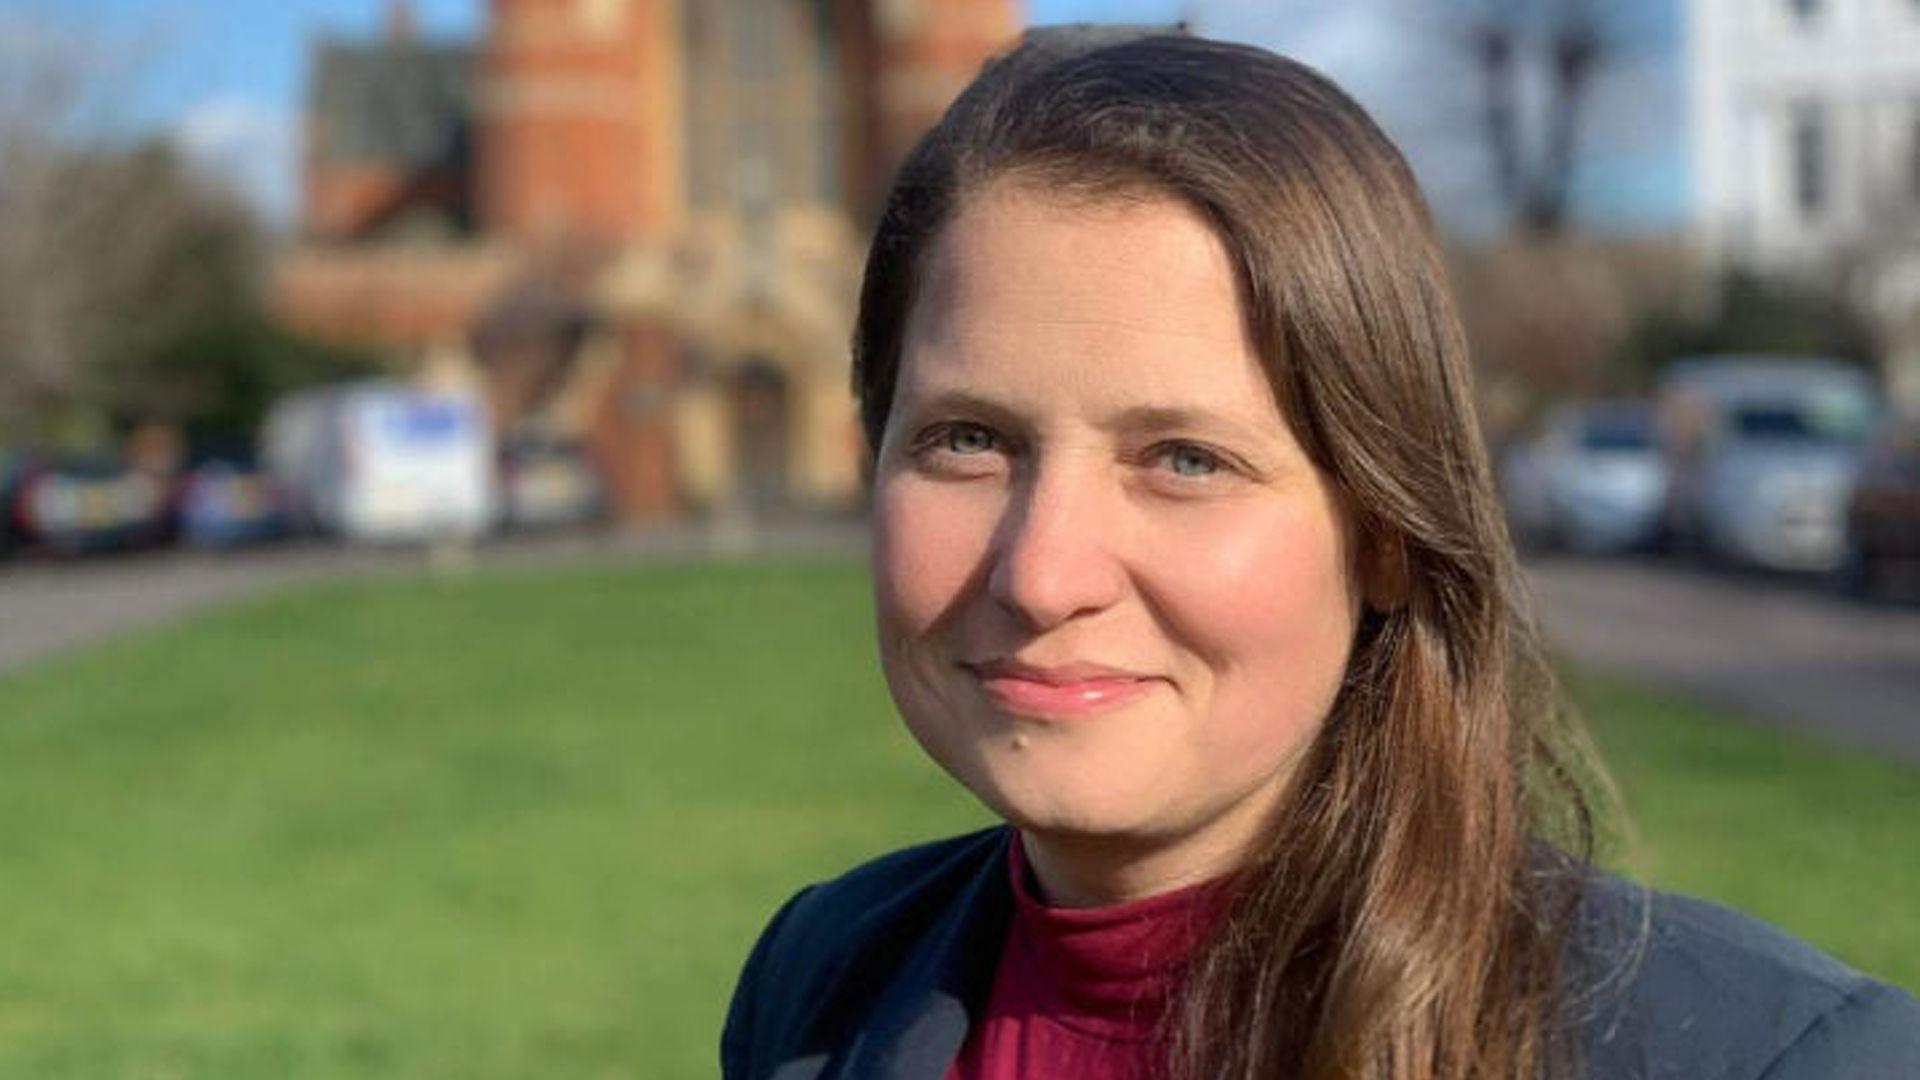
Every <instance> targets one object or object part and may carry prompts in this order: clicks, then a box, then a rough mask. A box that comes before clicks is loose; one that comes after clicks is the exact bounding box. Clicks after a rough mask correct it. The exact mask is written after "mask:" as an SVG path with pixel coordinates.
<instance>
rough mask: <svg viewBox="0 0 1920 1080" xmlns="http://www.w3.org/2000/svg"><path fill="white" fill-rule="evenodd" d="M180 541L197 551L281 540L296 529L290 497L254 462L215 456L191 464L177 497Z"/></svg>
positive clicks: (235, 457) (177, 490) (179, 487)
mask: <svg viewBox="0 0 1920 1080" xmlns="http://www.w3.org/2000/svg"><path fill="white" fill-rule="evenodd" d="M174 524H175V527H176V528H177V529H178V530H179V535H180V539H181V540H182V541H184V542H185V543H187V544H189V545H191V546H193V547H199V548H230V547H240V546H244V545H248V544H259V543H265V542H268V541H273V540H279V539H281V538H283V537H285V536H286V535H288V534H289V533H290V532H291V531H292V525H293V514H292V509H291V504H290V501H289V499H288V496H287V493H286V492H285V490H283V489H282V488H281V486H280V485H279V484H278V483H276V482H275V481H274V479H273V478H272V477H271V476H269V475H268V474H267V473H266V472H265V471H264V470H262V469H261V468H260V467H259V466H258V465H257V464H256V463H255V462H253V461H252V460H251V459H249V458H247V457H245V456H242V455H228V456H221V457H213V458H209V459H207V460H203V461H200V462H198V463H197V464H195V465H193V466H191V467H190V468H188V469H187V471H186V472H185V473H184V474H183V475H182V476H181V478H180V481H179V483H178V485H177V488H176V491H175V495H174Z"/></svg>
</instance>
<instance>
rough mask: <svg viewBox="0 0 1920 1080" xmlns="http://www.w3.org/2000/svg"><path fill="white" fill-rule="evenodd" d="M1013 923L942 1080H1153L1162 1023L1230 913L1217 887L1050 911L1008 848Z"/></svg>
mask: <svg viewBox="0 0 1920 1080" xmlns="http://www.w3.org/2000/svg"><path fill="white" fill-rule="evenodd" d="M1008 853H1009V854H1008V860H1007V863H1008V866H1007V870H1008V872H1009V873H1010V874H1011V875H1012V877H1013V896H1014V917H1013V919H1012V920H1010V922H1009V925H1008V929H1007V940H1006V944H1005V945H1004V946H1002V948H1001V952H1000V966H999V968H998V969H997V970H996V971H995V974H994V978H993V990H992V992H991V993H990V994H989V995H988V998H987V1003H986V1009H985V1011H984V1012H983V1013H982V1014H981V1017H980V1020H979V1022H977V1023H976V1024H974V1026H973V1030H972V1031H971V1032H969V1033H968V1035H967V1041H966V1044H965V1045H964V1046H962V1047H961V1049H960V1056H959V1057H958V1058H957V1059H955V1061H954V1063H953V1067H952V1068H950V1069H949V1070H948V1071H947V1075H946V1080H1034V1078H1037V1077H1073V1078H1075V1080H1151V1078H1153V1077H1156V1076H1159V1075H1160V1074H1161V1073H1162V1072H1163V1064H1164V1058H1165V1055H1166V1052H1167V1046H1166V1043H1165V1041H1164V1039H1163V1038H1162V1037H1161V1034H1160V1031H1159V1024H1160V1020H1161V1017H1162V1014H1163V1013H1164V1012H1165V1009H1166V1006H1167V1003H1168V1000H1169V998H1170V997H1171V995H1172V993H1173V990H1174V988H1175V986H1176V985H1177V983H1178V981H1179V977H1180V974H1181V971H1182V969H1183V968H1184V966H1185V963H1186V961H1187V958H1188V957H1189V956H1191V955H1192V954H1193V951H1194V949H1195V948H1196V947H1197V946H1198V945H1199V944H1200V942H1201V941H1202V940H1203V939H1204V938H1205V936H1206V934H1207V933H1208V932H1209V931H1210V930H1211V929H1212V928H1213V926H1214V925H1215V923H1217V922H1218V920H1219V918H1220V917H1221V915H1223V914H1224V913H1225V910H1226V900H1227V891H1226V890H1225V889H1223V888H1221V887H1220V885H1219V883H1218V882H1207V883H1203V884H1199V885H1193V886H1189V887H1187V888H1184V889H1179V890H1176V891H1174V892H1169V893H1162V894H1160V895H1159V896H1150V897H1147V898H1146V899H1144V900H1135V901H1132V902H1130V903H1125V904H1114V905H1112V906H1109V907H1099V908H1055V907H1048V906H1047V905H1046V904H1045V903H1043V902H1042V901H1041V900H1040V899H1039V898H1038V897H1037V896H1036V894H1035V888H1036V887H1035V884H1034V881H1033V878H1032V875H1031V873H1030V871H1029V869H1028V865H1027V859H1026V852H1025V850H1024V848H1023V847H1022V846H1021V842H1020V838H1019V836H1018V835H1017V834H1016V835H1015V837H1014V840H1013V843H1011V844H1010V845H1008Z"/></svg>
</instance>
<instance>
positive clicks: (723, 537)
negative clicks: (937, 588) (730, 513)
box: [0, 522, 865, 673]
mask: <svg viewBox="0 0 1920 1080" xmlns="http://www.w3.org/2000/svg"><path fill="white" fill-rule="evenodd" d="M864 544H865V532H864V529H863V528H861V527H860V526H858V525H857V524H853V523H846V522H840V523H832V522H828V523H817V522H808V523H782V524H779V525H774V526H769V527H764V528H760V529H755V530H748V529H746V528H744V527H741V526H733V527H721V528H718V529H715V528H706V527H702V528H698V529H693V528H687V529H657V530H650V531H647V532H620V531H614V530H608V531H599V532H577V533H567V534H555V535H548V536H535V537H526V538H514V539H510V540H500V541H490V542H488V543H486V544H484V545H482V546H480V547H479V548H477V549H475V550H473V551H472V552H470V553H469V552H462V551H450V550H442V551H437V552H428V551H422V550H418V549H411V550H410V549H385V550H382V549H369V548H350V547H343V546H338V545H331V544H319V543H312V544H295V545H282V546H278V547H271V548H261V549H257V550H252V551H239V552H226V553H212V552H194V551H167V552H156V553H151V554H143V555H133V556H125V557H119V558H103V559H87V560H79V561H70V562H52V561H22V562H14V563H8V564H0V673H4V672H6V671H8V670H9V669H12V668H16V667H18V666H20V665H22V664H26V663H30V662H32V661H34V660H38V659H40V658H42V657H46V656H51V655H54V654H56V653H59V652H63V651H66V650H68V649H72V648H77V647H80V646H84V645H90V644H93V643H94V642H97V641H101V640H104V639H106V638H108V637H111V636H113V635H116V634H120V633H125V632H127V631H129V630H137V629H141V628H145V627H150V626H157V625H161V624H164V623H167V622H171V621H173V620H176V619H179V618H182V617H184V616H186V615H189V614H192V613H193V612H196V611H201V610H204V609H206V608H209V607H212V606H215V605H218V604H222V603H226V602H228V601H231V600H236V599H239V598H242V597H246V596H252V595H256V594H258V593H261V592H265V591H268V590H271V589H278V588H284V587H287V586H289V585H296V584H300V583H303V582H309V581H318V580H324V579H328V578H338V577H346V576H352V575H364V574H420V573H431V572H434V571H435V570H436V569H446V568H449V567H461V566H465V565H468V564H477V565H481V566H515V565H545V564H553V563H566V562H595V561H599V562H617V561H631V560H642V559H657V558H676V557H679V558H697V557H717V558H725V557H730V556H744V555H754V554H776V555H778V554H809V553H819V552H834V553H847V552H858V551H861V550H863V548H864Z"/></svg>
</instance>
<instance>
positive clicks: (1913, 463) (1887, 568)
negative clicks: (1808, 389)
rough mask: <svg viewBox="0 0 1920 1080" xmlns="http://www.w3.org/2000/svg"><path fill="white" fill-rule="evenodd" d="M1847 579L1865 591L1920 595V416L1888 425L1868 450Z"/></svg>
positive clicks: (1850, 513)
mask: <svg viewBox="0 0 1920 1080" xmlns="http://www.w3.org/2000/svg"><path fill="white" fill-rule="evenodd" d="M1841 579H1842V582H1843V583H1844V584H1845V585H1846V586H1847V587H1848V588H1850V589H1852V590H1853V591H1856V592H1859V593H1862V594H1874V593H1890V592H1894V591H1900V592H1904V593H1906V594H1908V595H1920V418H1914V417H1909V418H1907V419H1905V420H1903V421H1898V422H1894V423H1890V424H1888V425H1887V426H1886V427H1885V428H1884V429H1883V430H1882V431H1881V432H1880V433H1879V435H1878V436H1877V437H1876V438H1875V439H1874V441H1873V443H1872V444H1871V445H1870V446H1869V448H1868V450H1867V455H1866V461H1865V463H1864V465H1863V466H1862V467H1861V470H1860V477H1859V480H1858V482H1857V483H1856V484H1855V485H1854V489H1853V496H1852V498H1851V499H1850V500H1849V501H1848V504H1847V542H1846V562H1845V565H1844V567H1843V569H1842V572H1841Z"/></svg>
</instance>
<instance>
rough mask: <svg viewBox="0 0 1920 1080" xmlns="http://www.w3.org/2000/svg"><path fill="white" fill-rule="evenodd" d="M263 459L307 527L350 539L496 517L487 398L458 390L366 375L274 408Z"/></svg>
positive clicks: (471, 530) (404, 536) (454, 532)
mask: <svg viewBox="0 0 1920 1080" xmlns="http://www.w3.org/2000/svg"><path fill="white" fill-rule="evenodd" d="M260 456H261V460H262V461H263V462H264V463H265V465H266V467H267V468H268V470H270V471H271V472H272V473H273V475H274V477H275V479H276V480H278V481H279V482H280V483H281V484H282V485H283V486H284V487H285V488H286V490H287V491H288V493H289V495H290V496H291V498H292V501H293V503H294V508H295V512H296V514H297V515H298V516H299V517H300V518H301V519H302V520H303V521H304V522H305V523H307V524H308V525H309V526H310V527H312V528H314V529H317V530H319V531H321V532H325V533H331V534H334V535H338V536H341V537H345V538H346V539H349V540H359V541H368V542H374V543H407V542H419V541H431V540H447V539H470V538H473V537H476V536H479V535H481V534H482V533H485V532H486V531H487V530H488V529H489V528H490V527H491V526H492V524H493V522H494V521H495V519H496V516H497V514H498V505H499V498H500V497H499V490H498V480H497V475H496V468H495V462H494V440H493V432H492V428H491V424H490V422H489V418H488V415H487V408H486V403H485V402H484V401H483V400H482V399H481V398H480V397H479V395H477V394H475V393H472V392H468V391H458V390H447V389H437V388H436V389H425V388H421V387H415V386H409V385H407V384H404V383H400V382H395V381H390V380H369V381H365V382H356V383H349V384H346V385H343V386H337V387H328V388H324V389H319V390H311V391H307V392H304V393H301V394H297V395H295V396H293V397H290V398H288V399H286V400H284V401H282V402H281V403H279V404H278V405H276V406H275V407H274V409H273V411H272V413H271V414H270V415H269V416H268V418H267V423H266V426H265V428H264V429H263V430H262V433H261V453H260Z"/></svg>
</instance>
